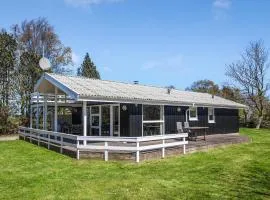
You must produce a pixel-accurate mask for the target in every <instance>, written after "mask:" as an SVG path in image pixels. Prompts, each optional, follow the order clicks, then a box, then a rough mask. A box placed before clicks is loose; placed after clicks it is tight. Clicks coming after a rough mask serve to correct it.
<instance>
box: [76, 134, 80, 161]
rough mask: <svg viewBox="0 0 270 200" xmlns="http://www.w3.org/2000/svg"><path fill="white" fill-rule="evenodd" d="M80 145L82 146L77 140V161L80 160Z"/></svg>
mask: <svg viewBox="0 0 270 200" xmlns="http://www.w3.org/2000/svg"><path fill="white" fill-rule="evenodd" d="M79 145H80V141H79V140H78V139H77V155H76V158H77V160H80V150H79Z"/></svg>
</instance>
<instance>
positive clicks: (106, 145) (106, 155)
mask: <svg viewBox="0 0 270 200" xmlns="http://www.w3.org/2000/svg"><path fill="white" fill-rule="evenodd" d="M108 158H109V153H108V142H105V152H104V159H105V161H108Z"/></svg>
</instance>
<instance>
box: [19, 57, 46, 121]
mask: <svg viewBox="0 0 270 200" xmlns="http://www.w3.org/2000/svg"><path fill="white" fill-rule="evenodd" d="M40 58H41V56H40V55H37V54H35V53H30V52H24V53H23V54H22V55H21V56H20V64H19V65H18V68H17V69H16V77H17V82H16V89H17V94H18V96H19V99H18V104H19V105H20V110H21V114H22V115H23V116H26V117H29V114H30V101H31V93H33V92H34V86H35V84H36V82H37V80H38V79H39V78H40V77H41V75H42V73H43V70H42V69H41V68H40V67H39V66H38V65H39V64H38V63H39V60H40Z"/></svg>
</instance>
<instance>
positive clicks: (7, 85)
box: [0, 31, 17, 107]
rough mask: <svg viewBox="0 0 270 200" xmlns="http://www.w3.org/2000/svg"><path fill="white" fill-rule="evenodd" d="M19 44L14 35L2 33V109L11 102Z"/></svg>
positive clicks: (0, 56)
mask: <svg viewBox="0 0 270 200" xmlns="http://www.w3.org/2000/svg"><path fill="white" fill-rule="evenodd" d="M16 48H17V43H16V40H15V39H14V38H13V36H12V35H10V34H8V33H7V32H5V31H2V32H0V107H2V106H7V107H8V106H9V100H11V95H12V86H13V76H14V69H15V65H16Z"/></svg>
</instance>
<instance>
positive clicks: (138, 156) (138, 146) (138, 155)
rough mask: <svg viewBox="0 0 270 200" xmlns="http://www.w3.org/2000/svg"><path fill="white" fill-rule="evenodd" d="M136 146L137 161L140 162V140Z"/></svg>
mask: <svg viewBox="0 0 270 200" xmlns="http://www.w3.org/2000/svg"><path fill="white" fill-rule="evenodd" d="M136 147H137V151H136V162H137V163H139V162H140V151H139V148H140V143H139V142H138V141H137V143H136Z"/></svg>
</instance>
